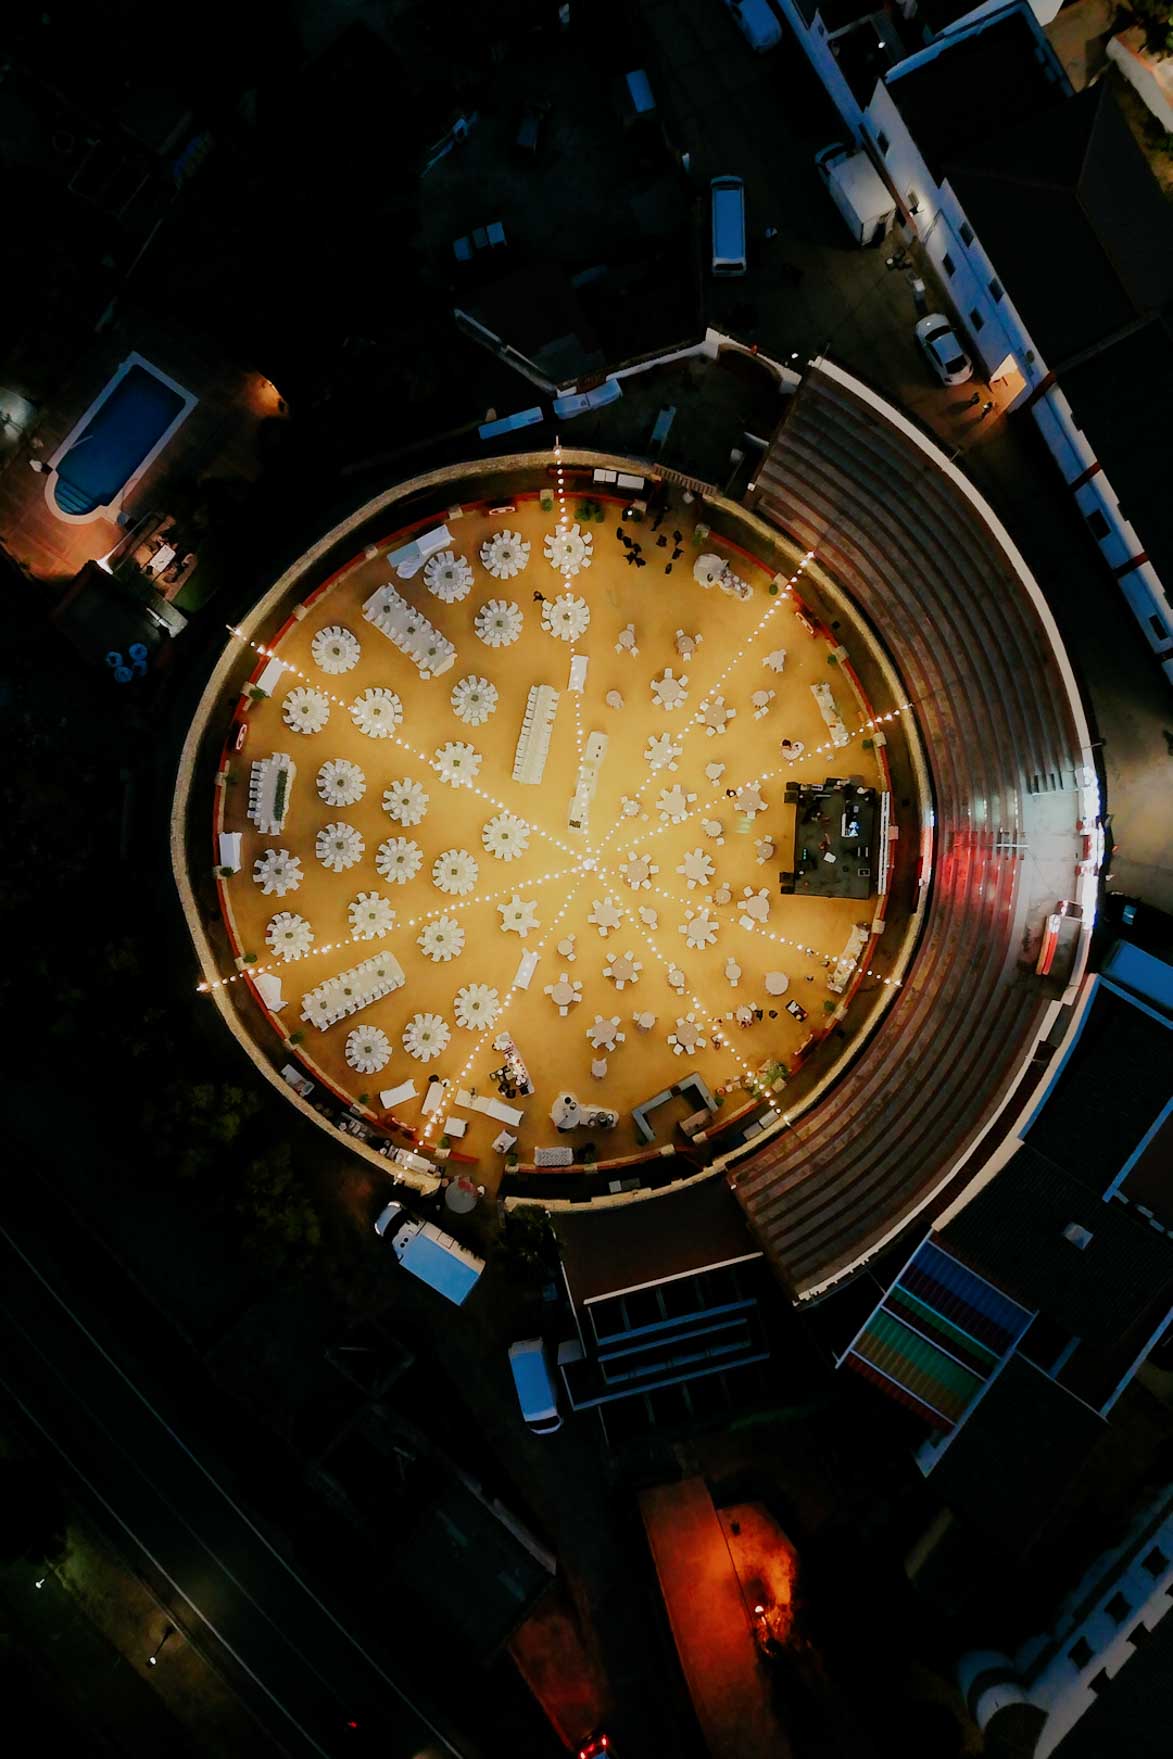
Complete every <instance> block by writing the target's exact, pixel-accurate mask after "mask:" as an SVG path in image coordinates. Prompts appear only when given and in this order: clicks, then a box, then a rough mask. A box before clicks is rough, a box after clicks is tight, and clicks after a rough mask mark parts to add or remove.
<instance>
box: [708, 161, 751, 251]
mask: <svg viewBox="0 0 1173 1759" xmlns="http://www.w3.org/2000/svg"><path fill="white" fill-rule="evenodd" d="M709 187H710V189H711V191H712V204H713V273H714V275H744V274H745V270H746V255H745V184H744V183H743V182H742V180H741V178H740V177H714V179H713V181H712V183H711V184H710V186H709Z"/></svg>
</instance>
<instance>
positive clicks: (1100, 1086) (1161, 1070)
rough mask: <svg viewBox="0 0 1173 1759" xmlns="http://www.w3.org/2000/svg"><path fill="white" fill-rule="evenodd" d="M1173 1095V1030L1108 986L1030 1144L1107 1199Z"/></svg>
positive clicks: (1101, 987)
mask: <svg viewBox="0 0 1173 1759" xmlns="http://www.w3.org/2000/svg"><path fill="white" fill-rule="evenodd" d="M1171 1091H1173V1029H1171V1028H1170V1026H1169V1025H1167V1024H1165V1023H1163V1022H1162V1021H1161V1020H1159V1019H1157V1018H1155V1017H1154V1016H1153V1015H1152V1014H1150V1013H1149V1012H1148V1011H1147V1009H1145V1008H1144V1007H1138V1006H1136V1004H1135V1003H1133V1002H1132V1001H1131V1000H1129V999H1128V998H1127V997H1126V996H1123V995H1121V994H1120V993H1119V992H1118V991H1117V990H1116V989H1115V988H1114V987H1113V986H1112V985H1111V984H1110V983H1104V982H1101V983H1099V984H1097V986H1096V992H1095V996H1094V999H1093V1001H1092V1003H1091V1006H1090V1008H1089V1009H1088V1012H1087V1015H1086V1016H1085V1019H1084V1023H1083V1028H1082V1030H1081V1032H1080V1034H1079V1037H1078V1039H1077V1040H1076V1042H1075V1044H1074V1045H1073V1046H1072V1048H1071V1050H1070V1052H1069V1053H1068V1055H1067V1057H1066V1058H1065V1060H1064V1063H1063V1067H1062V1069H1061V1070H1060V1071H1059V1074H1058V1076H1057V1078H1056V1080H1055V1084H1054V1086H1053V1087H1052V1088H1051V1091H1050V1093H1049V1095H1048V1098H1047V1103H1046V1105H1045V1106H1044V1107H1043V1109H1042V1112H1041V1113H1040V1115H1039V1116H1038V1118H1037V1119H1036V1120H1035V1121H1034V1122H1033V1123H1032V1124H1031V1125H1030V1127H1029V1130H1028V1131H1027V1133H1026V1140H1027V1142H1028V1143H1029V1144H1030V1147H1031V1148H1032V1149H1033V1150H1034V1151H1035V1153H1036V1154H1037V1155H1039V1156H1040V1157H1041V1158H1042V1159H1043V1160H1046V1161H1049V1162H1051V1163H1052V1164H1053V1165H1055V1166H1059V1167H1063V1168H1064V1169H1065V1170H1066V1171H1067V1172H1068V1173H1070V1174H1071V1176H1072V1177H1073V1178H1074V1179H1076V1180H1077V1181H1078V1182H1079V1183H1080V1184H1081V1185H1083V1186H1085V1187H1086V1189H1087V1190H1089V1191H1092V1192H1094V1193H1095V1195H1096V1196H1097V1197H1102V1196H1103V1195H1104V1194H1105V1192H1106V1191H1107V1190H1108V1187H1109V1186H1110V1185H1111V1184H1112V1182H1113V1181H1114V1180H1115V1178H1116V1177H1117V1175H1118V1174H1119V1173H1120V1172H1121V1170H1122V1169H1123V1167H1124V1165H1125V1163H1126V1162H1127V1161H1128V1159H1129V1157H1130V1156H1131V1154H1132V1153H1133V1151H1134V1149H1135V1148H1136V1147H1137V1145H1138V1143H1140V1142H1141V1141H1142V1140H1143V1139H1144V1137H1145V1136H1146V1135H1147V1134H1148V1132H1149V1131H1150V1129H1151V1128H1152V1126H1153V1123H1154V1122H1155V1120H1156V1119H1157V1117H1158V1116H1159V1114H1160V1112H1161V1110H1162V1108H1163V1107H1164V1105H1165V1103H1166V1101H1167V1100H1168V1097H1169V1094H1170V1092H1171Z"/></svg>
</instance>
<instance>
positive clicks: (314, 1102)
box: [173, 364, 1094, 1296]
mask: <svg viewBox="0 0 1173 1759" xmlns="http://www.w3.org/2000/svg"><path fill="white" fill-rule="evenodd" d="M788 404H789V406H788V409H787V413H786V419H785V420H784V421H783V423H782V425H781V427H780V429H779V431H778V434H777V435H776V437H775V439H774V441H773V443H772V445H771V447H770V449H769V451H768V453H767V454H766V456H765V458H764V460H763V463H762V467H761V468H760V469H759V471H758V474H757V478H756V481H755V483H754V484H753V485H752V486H751V491H750V494H749V495H748V496H747V503H748V504H747V505H746V506H740V505H735V504H732V503H729V502H726V501H725V500H723V498H722V497H721V496H720V495H719V494H718V493H717V492H716V491H715V490H714V489H712V488H711V487H710V486H708V485H704V484H700V483H692V482H689V481H687V480H686V479H681V478H677V477H675V476H674V475H672V473H664V472H657V471H656V470H654V469H652V468H651V467H650V466H649V465H648V464H646V463H641V462H640V461H639V460H636V459H630V458H629V459H621V458H609V457H604V456H602V455H598V454H586V453H581V452H577V451H574V450H572V449H570V448H569V447H567V448H561V447H560V448H558V449H557V450H556V451H555V452H554V453H553V454H528V455H522V456H516V457H511V458H498V459H494V460H491V461H488V462H486V463H482V464H478V465H468V466H464V467H459V468H456V469H452V470H447V471H443V472H438V473H435V474H434V475H432V476H430V477H422V478H419V479H416V480H415V481H414V482H411V483H407V484H403V485H400V486H398V487H396V488H394V489H391V490H389V491H388V492H387V493H386V494H384V495H381V496H380V497H378V498H377V500H376V501H374V502H372V503H370V504H368V505H367V506H366V507H364V508H362V509H360V510H359V511H358V512H357V513H356V514H355V515H354V516H352V518H351V519H349V520H348V521H346V522H345V523H344V525H343V526H341V527H339V528H337V529H336V530H335V531H334V532H331V533H330V534H328V536H327V537H326V538H325V539H324V540H323V541H322V543H321V544H320V545H318V546H317V547H316V548H315V549H314V550H313V551H312V552H310V553H308V554H307V555H306V556H304V557H303V558H301V560H300V561H299V563H298V564H297V565H296V566H295V567H294V568H293V569H291V570H290V571H289V572H288V573H287V575H286V576H285V577H283V579H282V580H281V581H279V582H277V583H276V585H275V586H274V588H273V589H272V590H271V591H270V592H269V593H268V594H267V595H266V596H265V598H264V599H263V600H262V601H261V602H260V604H259V605H258V606H257V607H256V608H255V610H254V611H253V612H252V613H251V615H250V616H249V617H248V618H246V619H245V620H243V621H242V623H241V624H240V625H239V626H238V627H237V628H235V629H234V630H233V631H232V632H231V635H230V637H229V639H228V643H227V646H226V649H225V652H224V654H223V656H222V658H221V661H220V663H219V665H218V667H217V669H216V671H215V673H214V676H213V678H212V680H211V682H210V684H209V686H208V689H207V691H206V692H205V696H204V700H203V702H202V704H201V707H200V710H199V714H198V716H197V718H196V722H195V724H194V726H193V729H192V734H191V736H190V738H189V740H188V746H187V749H186V752H185V756H184V762H183V769H182V773H181V777H180V786H179V790H178V793H177V801H176V813H175V819H174V825H173V858H174V861H175V866H176V871H177V875H178V877H179V881H180V889H181V893H182V894H183V897H184V902H185V906H186V908H187V913H188V917H189V921H190V923H191V927H192V930H193V935H194V938H195V942H196V946H197V949H198V952H199V955H200V962H201V967H202V978H201V982H200V987H201V989H204V990H206V991H207V993H208V994H209V996H210V997H211V998H212V999H213V1000H214V1003H215V1005H217V1006H218V1007H220V1009H221V1010H222V1011H223V1013H224V1015H225V1018H226V1019H227V1020H228V1022H229V1024H230V1025H231V1026H232V1028H233V1030H234V1031H235V1032H236V1034H237V1036H238V1037H239V1038H240V1040H241V1042H242V1043H243V1044H244V1045H245V1046H246V1048H247V1049H248V1050H249V1051H250V1054H252V1055H253V1057H254V1060H255V1061H256V1062H257V1063H258V1065H259V1066H260V1067H261V1068H263V1069H264V1071H265V1073H266V1074H267V1075H268V1076H269V1078H270V1079H272V1080H274V1081H275V1082H277V1083H279V1084H280V1085H281V1086H282V1087H283V1090H284V1091H285V1092H286V1093H287V1094H288V1096H289V1099H290V1103H292V1104H295V1105H298V1106H300V1107H302V1108H303V1109H306V1110H311V1111H312V1113H313V1115H315V1116H316V1117H318V1118H319V1119H320V1120H321V1122H322V1123H323V1126H324V1127H327V1128H331V1129H341V1130H342V1131H343V1132H344V1133H345V1134H346V1136H347V1139H348V1141H349V1142H350V1143H351V1144H352V1145H353V1146H354V1147H355V1149H356V1152H359V1153H362V1154H364V1155H367V1156H371V1157H374V1158H376V1159H377V1160H378V1164H379V1165H381V1166H383V1167H387V1166H388V1163H389V1161H394V1162H395V1163H397V1164H396V1166H395V1170H396V1171H398V1172H400V1173H402V1174H403V1175H404V1176H406V1177H407V1178H408V1179H409V1180H414V1181H416V1182H418V1183H419V1184H421V1185H423V1186H425V1187H427V1186H430V1185H433V1184H434V1182H435V1178H436V1176H437V1173H438V1172H443V1171H445V1170H446V1171H448V1172H454V1171H456V1170H457V1169H459V1170H460V1171H461V1172H462V1173H465V1174H467V1175H468V1177H469V1178H470V1180H471V1181H473V1182H474V1183H476V1184H479V1185H482V1186H483V1187H484V1188H485V1191H486V1194H487V1195H490V1196H491V1195H493V1194H496V1193H500V1194H502V1195H505V1196H508V1197H521V1198H525V1199H535V1198H536V1199H538V1200H542V1201H547V1202H553V1203H559V1202H563V1201H573V1202H575V1203H576V1204H577V1203H582V1202H592V1201H594V1202H603V1203H613V1202H617V1201H634V1200H642V1199H645V1198H648V1197H649V1196H654V1193H655V1191H656V1190H658V1189H662V1188H664V1187H665V1186H667V1185H670V1184H675V1183H677V1182H679V1181H680V1180H682V1179H684V1180H687V1179H693V1178H699V1177H703V1176H706V1175H710V1176H711V1175H712V1173H713V1172H714V1171H721V1172H723V1173H724V1175H725V1176H726V1177H727V1178H728V1180H729V1182H730V1183H731V1185H732V1186H733V1187H734V1189H735V1190H736V1191H737V1193H738V1195H739V1197H740V1199H741V1201H742V1203H743V1205H744V1207H745V1209H746V1213H747V1216H748V1219H749V1220H750V1223H751V1225H752V1226H753V1227H754V1229H755V1231H756V1232H757V1233H758V1235H759V1237H760V1238H761V1240H762V1242H763V1244H764V1245H766V1247H767V1248H768V1249H769V1250H770V1251H771V1253H772V1255H773V1256H774V1258H775V1261H776V1263H777V1265H778V1268H779V1269H780V1271H781V1273H782V1274H783V1275H784V1277H785V1278H786V1280H787V1281H788V1283H789V1284H790V1286H791V1288H792V1289H793V1291H794V1292H795V1293H796V1294H798V1295H800V1296H801V1295H811V1294H817V1293H819V1292H820V1291H821V1290H822V1289H823V1288H825V1287H827V1286H830V1284H831V1283H833V1282H834V1281H835V1280H836V1279H837V1278H839V1277H840V1276H842V1275H843V1274H845V1273H846V1272H847V1271H849V1270H850V1269H851V1268H852V1267H853V1266H854V1265H855V1264H856V1263H858V1262H859V1261H860V1260H861V1258H863V1257H865V1256H866V1255H867V1253H868V1252H870V1251H872V1250H874V1249H875V1248H876V1247H877V1246H878V1245H880V1244H882V1243H883V1242H884V1241H885V1240H886V1239H888V1238H890V1237H891V1236H892V1234H893V1233H894V1232H895V1231H896V1230H897V1229H898V1228H899V1227H900V1225H901V1224H902V1223H903V1222H904V1221H905V1220H906V1219H907V1218H908V1217H909V1216H911V1215H912V1214H914V1213H916V1212H917V1210H918V1209H920V1208H921V1207H923V1206H924V1205H925V1204H926V1203H928V1202H931V1201H932V1200H933V1199H934V1198H936V1197H939V1196H940V1194H941V1193H942V1192H944V1191H945V1190H946V1189H947V1187H948V1185H949V1182H950V1180H951V1179H956V1178H957V1177H958V1176H961V1174H962V1173H963V1170H964V1167H965V1165H966V1161H967V1157H969V1156H971V1155H972V1153H973V1151H974V1149H975V1148H976V1146H977V1145H978V1144H979V1143H980V1142H981V1141H982V1140H983V1139H984V1138H985V1137H986V1136H987V1135H988V1133H989V1132H990V1129H991V1126H992V1125H993V1123H994V1121H995V1120H996V1118H997V1116H998V1114H999V1112H1000V1110H1001V1109H1002V1108H1003V1107H1004V1106H1005V1105H1006V1103H1007V1102H1008V1100H1009V1099H1010V1098H1011V1096H1012V1094H1013V1092H1014V1091H1015V1088H1016V1086H1017V1085H1018V1084H1019V1083H1020V1082H1021V1080H1022V1079H1023V1076H1024V1073H1025V1071H1026V1070H1027V1068H1028V1067H1029V1061H1030V1057H1031V1053H1032V1049H1033V1046H1034V1044H1035V1041H1036V1040H1037V1038H1038V1035H1039V1033H1040V1031H1041V1030H1042V1029H1043V1028H1044V1026H1045V1022H1046V1019H1047V1017H1048V1010H1050V1009H1052V1008H1053V1007H1054V1005H1055V1002H1056V994H1057V992H1056V988H1055V985H1054V984H1053V983H1051V984H1049V983H1048V982H1046V981H1044V980H1043V979H1041V978H1040V977H1039V976H1037V975H1036V973H1035V963H1036V955H1037V953H1038V942H1039V938H1040V936H1041V932H1042V929H1041V925H1042V923H1043V921H1044V920H1045V919H1046V912H1047V909H1053V907H1054V899H1053V897H1052V896H1051V892H1052V891H1054V889H1055V887H1056V886H1057V885H1059V883H1060V881H1059V880H1058V879H1057V878H1055V877H1054V876H1055V875H1060V876H1063V883H1062V891H1063V894H1064V895H1065V896H1068V897H1071V898H1074V897H1076V896H1077V895H1078V894H1079V892H1080V887H1081V884H1083V885H1084V887H1085V890H1086V881H1087V880H1088V878H1089V871H1088V870H1089V863H1088V859H1087V855H1088V851H1087V847H1086V844H1085V842H1084V841H1083V840H1082V833H1081V827H1082V826H1083V825H1085V824H1086V823H1087V822H1088V820H1089V815H1090V816H1091V817H1094V802H1093V800H1092V798H1091V794H1092V792H1093V791H1094V789H1093V783H1094V778H1091V772H1090V771H1089V770H1088V768H1087V747H1088V737H1087V731H1086V728H1085V727H1084V726H1083V723H1082V714H1081V711H1080V709H1079V704H1078V696H1077V694H1076V692H1075V690H1074V686H1073V683H1072V681H1071V679H1070V675H1069V672H1068V670H1067V668H1066V662H1065V659H1064V658H1063V656H1062V653H1061V651H1060V650H1059V649H1058V646H1057V643H1056V640H1055V636H1054V630H1053V628H1052V627H1050V624H1049V618H1048V616H1047V614H1046V612H1045V608H1044V607H1043V606H1042V601H1041V598H1040V596H1039V595H1038V593H1037V589H1036V588H1034V586H1033V582H1031V581H1030V579H1029V576H1027V575H1026V572H1025V569H1024V568H1023V567H1022V565H1021V562H1020V561H1019V559H1018V558H1017V555H1016V553H1015V552H1014V551H1013V549H1012V546H1010V544H1009V542H1008V540H1007V539H1006V538H1005V535H1004V534H1003V533H1001V531H1000V529H999V528H997V526H996V522H994V521H993V518H992V516H991V515H989V514H988V510H987V509H984V507H983V506H982V505H981V504H980V502H978V500H977V498H976V497H975V496H974V495H973V493H972V491H970V490H969V489H968V486H967V485H965V484H964V482H963V481H962V479H960V478H959V477H958V475H957V473H956V472H955V471H952V470H951V469H950V467H948V466H947V465H945V464H944V462H943V461H942V460H941V459H940V457H939V455H938V454H936V453H935V451H934V449H933V448H932V447H931V446H929V445H928V444H927V443H926V442H924V441H923V440H922V439H921V438H920V437H919V436H918V435H916V434H915V433H914V432H913V431H912V430H911V429H910V428H908V427H907V424H905V423H903V422H902V421H901V419H900V418H899V417H897V416H896V415H895V414H894V412H892V411H890V410H888V409H887V408H886V407H885V406H883V405H882V404H880V403H879V402H878V401H877V400H876V399H874V398H873V397H872V396H871V394H870V393H867V392H865V391H864V390H863V388H862V387H858V386H856V385H854V384H853V383H852V382H851V381H848V380H847V379H846V378H845V376H844V375H842V374H840V373H839V372H838V370H837V369H835V368H832V367H829V366H826V365H824V364H818V365H816V366H815V367H813V368H812V369H810V371H809V372H808V374H807V377H806V380H805V381H804V384H803V386H802V387H801V389H800V390H799V392H798V394H797V395H796V396H795V397H793V398H791V399H789V400H788ZM1089 914H1090V912H1089ZM445 1161H450V1162H451V1163H453V1164H450V1165H449V1166H448V1167H447V1168H445V1167H444V1166H443V1164H442V1163H443V1162H445Z"/></svg>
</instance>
